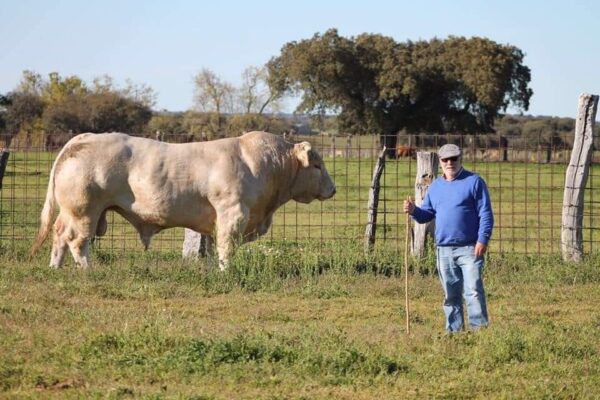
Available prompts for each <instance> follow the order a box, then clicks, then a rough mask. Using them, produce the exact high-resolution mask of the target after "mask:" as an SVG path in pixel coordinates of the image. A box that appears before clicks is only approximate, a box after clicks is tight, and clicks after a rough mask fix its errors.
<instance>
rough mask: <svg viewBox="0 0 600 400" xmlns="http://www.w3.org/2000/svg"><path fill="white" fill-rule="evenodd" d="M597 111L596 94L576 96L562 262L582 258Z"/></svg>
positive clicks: (565, 201) (565, 198) (562, 238)
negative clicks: (585, 206)
mask: <svg viewBox="0 0 600 400" xmlns="http://www.w3.org/2000/svg"><path fill="white" fill-rule="evenodd" d="M597 110H598V96H597V95H590V94H585V93H584V94H582V95H581V96H579V108H578V111H577V120H576V121H575V140H574V142H573V150H572V151H571V161H570V162H569V166H568V167H567V174H566V178H565V192H564V197H563V208H562V228H561V242H562V243H561V245H562V246H561V247H562V257H563V260H565V261H575V262H578V261H580V260H581V256H582V255H583V232H582V229H583V195H584V189H585V186H586V183H587V178H588V174H589V169H590V161H591V156H592V144H593V130H594V121H595V119H596V111H597Z"/></svg>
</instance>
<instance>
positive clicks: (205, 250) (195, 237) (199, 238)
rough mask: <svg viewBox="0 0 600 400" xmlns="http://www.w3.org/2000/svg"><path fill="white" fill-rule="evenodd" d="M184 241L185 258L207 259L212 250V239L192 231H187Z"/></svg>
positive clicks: (183, 254) (183, 252)
mask: <svg viewBox="0 0 600 400" xmlns="http://www.w3.org/2000/svg"><path fill="white" fill-rule="evenodd" d="M184 235H185V237H184V239H183V250H182V252H181V255H182V256H183V258H198V257H206V256H207V255H208V254H209V253H210V251H211V248H212V242H213V241H212V238H211V237H210V236H207V235H203V234H201V233H198V232H196V231H193V230H191V229H187V228H186V229H185V231H184Z"/></svg>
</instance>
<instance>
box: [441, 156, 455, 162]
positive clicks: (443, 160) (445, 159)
mask: <svg viewBox="0 0 600 400" xmlns="http://www.w3.org/2000/svg"><path fill="white" fill-rule="evenodd" d="M440 160H441V161H442V162H444V163H446V162H448V161H453V162H454V161H458V157H448V158H440Z"/></svg>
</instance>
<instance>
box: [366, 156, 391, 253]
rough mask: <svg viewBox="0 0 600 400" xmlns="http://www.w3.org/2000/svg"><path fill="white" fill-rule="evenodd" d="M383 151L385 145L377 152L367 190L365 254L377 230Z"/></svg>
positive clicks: (370, 249) (371, 244)
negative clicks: (377, 155)
mask: <svg viewBox="0 0 600 400" xmlns="http://www.w3.org/2000/svg"><path fill="white" fill-rule="evenodd" d="M385 153H386V147H385V146H383V148H382V149H381V151H380V152H379V157H378V158H377V164H375V169H374V170H373V179H372V181H371V189H370V190H369V203H368V206H367V208H368V213H369V216H368V221H367V228H366V229H365V254H368V253H370V252H371V251H372V250H373V246H374V245H375V231H376V230H377V207H378V205H379V190H380V189H381V186H380V184H379V180H380V179H381V174H382V173H383V170H384V168H385Z"/></svg>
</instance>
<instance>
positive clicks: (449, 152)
mask: <svg viewBox="0 0 600 400" xmlns="http://www.w3.org/2000/svg"><path fill="white" fill-rule="evenodd" d="M461 154H462V152H461V151H460V147H458V146H457V145H455V144H450V143H449V144H445V145H443V146H442V147H440V149H439V150H438V156H439V157H440V158H441V159H444V158H450V157H460V155H461Z"/></svg>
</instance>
